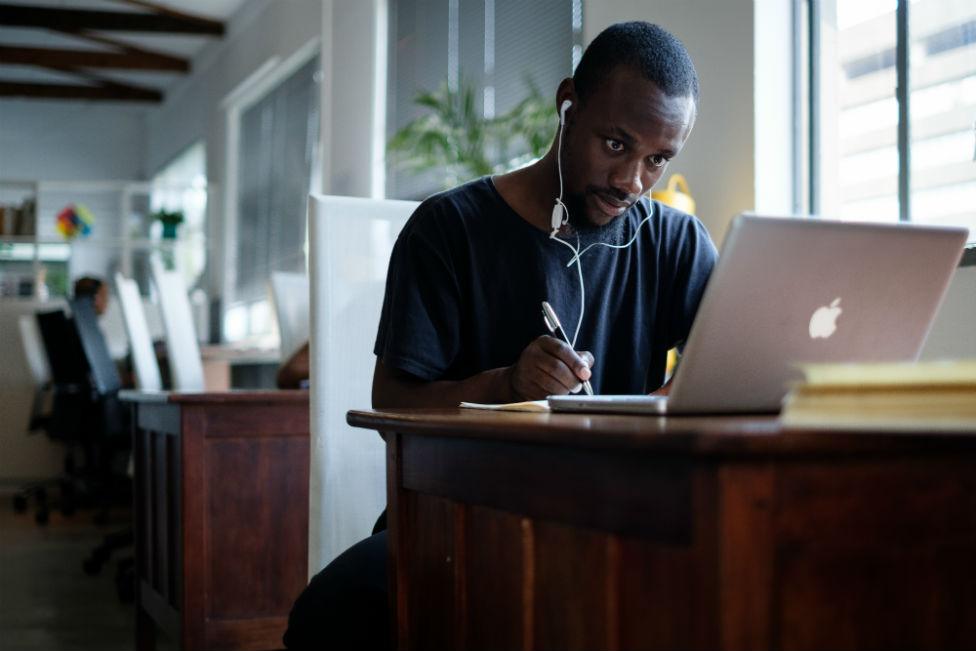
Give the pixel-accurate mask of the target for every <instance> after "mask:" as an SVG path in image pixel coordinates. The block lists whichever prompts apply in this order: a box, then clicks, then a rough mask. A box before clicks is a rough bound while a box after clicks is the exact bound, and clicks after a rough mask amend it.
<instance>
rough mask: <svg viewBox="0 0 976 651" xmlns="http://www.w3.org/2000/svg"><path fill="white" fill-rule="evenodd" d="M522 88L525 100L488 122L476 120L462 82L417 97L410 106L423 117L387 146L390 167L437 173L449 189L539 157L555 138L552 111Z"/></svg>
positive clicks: (470, 92) (531, 89)
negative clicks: (413, 105) (391, 163)
mask: <svg viewBox="0 0 976 651" xmlns="http://www.w3.org/2000/svg"><path fill="white" fill-rule="evenodd" d="M526 84H527V86H528V93H527V95H526V97H525V98H524V99H523V100H522V101H521V102H519V103H518V104H517V105H515V106H514V107H513V108H512V109H511V110H510V111H508V112H507V113H504V114H502V115H498V116H496V117H493V118H484V117H482V116H481V115H480V113H479V111H478V110H477V106H476V103H475V90H474V88H473V87H472V86H470V85H468V84H466V83H465V82H464V81H462V82H461V83H460V84H459V85H458V88H456V89H455V88H451V87H450V86H449V85H448V84H447V83H442V84H441V85H440V87H439V88H438V89H437V90H435V91H421V92H420V93H418V94H417V96H416V97H415V98H414V103H415V104H417V105H418V106H421V107H423V108H424V109H426V111H425V112H424V114H423V115H421V116H420V117H418V118H417V119H415V120H413V121H411V122H410V123H409V124H407V125H405V126H404V127H403V128H402V129H400V130H399V131H397V132H396V133H395V134H394V135H393V137H392V138H391V139H390V142H389V143H388V144H387V149H388V151H389V152H390V154H391V159H392V160H393V163H394V164H395V165H397V166H398V167H400V168H401V169H404V170H405V171H408V172H413V173H418V172H426V171H430V170H437V171H440V172H441V173H442V174H443V180H442V183H443V186H444V187H445V188H449V187H453V186H455V185H457V184H459V183H462V182H464V181H467V180H470V179H473V178H477V177H479V176H486V175H488V174H498V173H504V172H507V171H510V170H513V169H515V168H517V167H521V166H522V165H524V164H525V163H527V162H529V160H530V159H534V158H538V157H540V156H542V155H543V154H544V153H545V151H546V148H548V146H549V144H550V143H551V142H552V139H553V137H554V136H555V133H556V123H557V122H556V119H555V108H554V107H553V104H552V101H547V100H546V99H545V98H544V97H543V95H542V93H540V92H539V90H538V88H536V86H535V85H534V84H533V83H532V82H531V80H528V79H527V80H526Z"/></svg>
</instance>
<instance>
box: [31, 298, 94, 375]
mask: <svg viewBox="0 0 976 651" xmlns="http://www.w3.org/2000/svg"><path fill="white" fill-rule="evenodd" d="M35 317H36V319H37V329H38V330H39V331H40V333H41V341H42V342H43V343H44V353H45V355H46V356H47V364H48V368H49V369H51V382H52V384H53V385H54V386H55V389H56V390H57V389H58V388H63V387H71V386H85V385H87V384H88V360H87V359H85V352H84V351H83V350H82V348H81V341H80V340H79V339H78V332H77V331H76V330H75V327H74V325H72V323H71V320H70V319H69V318H68V316H67V315H66V314H65V313H64V311H63V310H52V311H50V312H38V313H37V314H36V315H35Z"/></svg>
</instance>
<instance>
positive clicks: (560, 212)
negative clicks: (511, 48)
mask: <svg viewBox="0 0 976 651" xmlns="http://www.w3.org/2000/svg"><path fill="white" fill-rule="evenodd" d="M572 105H573V101H572V100H568V99H565V100H563V103H562V104H560V105H559V145H558V149H557V150H556V169H557V170H558V171H559V196H558V197H556V204H555V205H554V206H553V207H552V216H551V217H550V218H549V226H550V227H551V228H552V230H551V231H550V233H549V239H551V240H554V241H556V242H559V243H560V244H562V245H563V246H565V247H567V248H568V249H569V250H570V251H572V252H573V257H572V258H570V260H569V262H567V263H566V266H567V267H571V266H573V264H574V263H575V264H576V271H577V273H578V275H579V287H580V315H579V320H578V321H577V322H576V331H575V332H574V333H573V341H572V342H571V345H572V346H573V348H576V338H577V337H579V331H580V327H581V326H582V325H583V314H584V313H585V311H586V288H585V286H584V283H583V265H582V263H581V262H580V256H581V255H583V254H584V253H586V252H587V251H589V250H590V249H592V248H593V247H594V246H605V247H607V248H608V249H626V248H627V247H629V246H630V245H631V244H633V243H634V242H636V241H637V234H638V233H639V232H640V229H641V226H643V225H644V223H645V222H647V221H648V220H650V218H651V216H652V215H653V214H654V203H653V202H651V212H650V214H649V215H648V216H647V217H645V218H644V219H643V221H641V223H639V224H638V225H637V228H635V229H634V236H633V237H631V238H630V240H629V241H628V242H627V243H626V244H607V243H606V242H594V243H593V244H590V245H589V246H588V247H586V248H585V249H583V250H582V251H581V250H580V238H579V233H577V234H576V246H573V245H572V244H570V243H569V242H567V241H565V240H562V239H559V238H558V237H556V234H557V233H558V232H559V229H560V228H562V227H563V226H565V225H566V224H568V223H569V208H567V207H566V204H565V203H563V128H565V126H566V111H567V109H569V107H570V106H572Z"/></svg>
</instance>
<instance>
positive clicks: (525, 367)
mask: <svg viewBox="0 0 976 651" xmlns="http://www.w3.org/2000/svg"><path fill="white" fill-rule="evenodd" d="M591 366H593V355H591V354H590V353H588V352H586V351H581V352H576V351H575V350H573V349H572V348H571V347H570V346H569V344H567V343H565V342H562V341H560V340H558V339H556V338H554V337H549V336H547V335H543V336H541V337H539V338H537V339H535V340H534V341H533V342H532V343H531V344H529V345H528V346H526V348H525V350H523V351H522V354H521V355H520V356H519V359H518V362H516V364H515V365H514V366H512V367H511V371H510V381H511V386H512V391H513V392H514V393H515V396H516V397H517V398H519V399H521V400H541V399H543V398H545V397H546V396H550V395H563V394H567V393H571V392H576V391H579V390H580V388H581V383H582V382H583V380H589V379H590V375H591V373H590V367H591Z"/></svg>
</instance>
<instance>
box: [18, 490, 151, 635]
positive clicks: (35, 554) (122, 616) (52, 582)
mask: <svg viewBox="0 0 976 651" xmlns="http://www.w3.org/2000/svg"><path fill="white" fill-rule="evenodd" d="M122 526H124V522H123V521H117V522H114V523H112V524H109V525H108V526H106V527H96V526H95V525H94V524H93V523H92V516H91V513H90V512H79V513H77V514H75V515H74V516H72V517H71V518H64V517H62V516H61V515H60V514H58V513H54V514H52V515H51V522H50V523H49V524H48V525H47V526H46V527H40V526H38V525H36V524H35V523H34V520H33V517H32V516H31V515H30V514H29V513H28V514H15V513H14V512H13V509H12V508H11V494H10V493H9V492H2V493H0V649H2V651H83V650H92V651H94V650H96V649H97V650H98V651H116V650H118V651H122V650H123V649H125V650H131V649H132V648H133V646H134V640H135V634H134V614H133V613H134V610H133V607H132V605H131V604H122V603H121V602H120V601H119V599H118V597H117V596H116V591H115V569H116V566H115V558H114V557H113V560H112V561H111V562H110V563H109V564H108V565H106V566H105V568H104V569H103V570H102V572H101V574H99V575H98V576H95V577H90V576H88V575H86V574H85V573H84V572H83V571H82V562H83V561H84V559H85V558H86V557H87V556H88V554H89V553H90V552H91V550H92V549H93V548H94V547H95V546H96V545H97V544H98V543H99V542H100V541H101V539H102V536H103V535H105V533H107V532H109V531H113V530H118V529H119V528H120V527H122ZM131 554H132V548H131V547H129V548H128V549H125V550H122V551H121V552H120V554H119V557H124V556H131Z"/></svg>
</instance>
